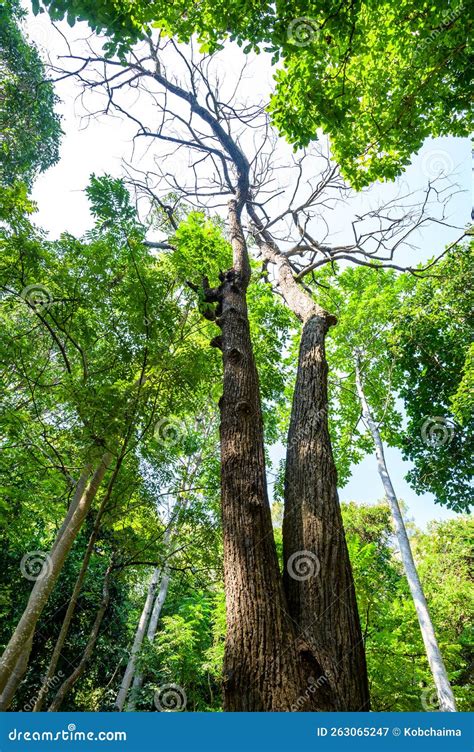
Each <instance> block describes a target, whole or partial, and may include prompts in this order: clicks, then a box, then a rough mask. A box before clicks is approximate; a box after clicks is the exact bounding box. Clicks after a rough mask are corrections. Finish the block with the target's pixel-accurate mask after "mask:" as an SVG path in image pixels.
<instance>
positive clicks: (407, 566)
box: [355, 355, 456, 712]
mask: <svg viewBox="0 0 474 752" xmlns="http://www.w3.org/2000/svg"><path fill="white" fill-rule="evenodd" d="M355 369H356V386H357V393H358V395H359V399H360V403H361V406H362V415H363V417H364V420H365V422H366V424H367V427H368V429H369V431H370V434H371V436H372V439H373V442H374V445H375V455H376V458H377V467H378V472H379V475H380V479H381V481H382V484H383V488H384V491H385V496H386V497H387V500H388V502H389V504H390V508H391V510H392V517H393V524H394V527H395V533H396V536H397V540H398V546H399V549H400V555H401V559H402V563H403V568H404V570H405V574H406V577H407V580H408V584H409V586H410V592H411V595H412V598H413V603H414V604H415V609H416V615H417V617H418V623H419V625H420V631H421V635H422V638H423V643H424V646H425V650H426V655H427V658H428V663H429V666H430V669H431V674H432V676H433V682H434V685H435V687H436V692H437V695H438V700H439V709H440V711H442V712H456V701H455V699H454V695H453V691H452V689H451V684H450V683H449V678H448V674H447V672H446V668H445V665H444V661H443V657H442V655H441V651H440V649H439V645H438V641H437V639H436V634H435V631H434V627H433V622H432V621H431V616H430V612H429V609H428V604H427V602H426V598H425V594H424V592H423V586H422V584H421V582H420V578H419V577H418V572H417V569H416V564H415V561H414V559H413V554H412V551H411V546H410V540H409V538H408V535H407V531H406V527H405V523H404V521H403V515H402V512H401V509H400V505H399V503H398V499H397V496H396V494H395V490H394V488H393V484H392V480H391V478H390V475H389V472H388V468H387V463H386V461H385V452H384V447H383V442H382V438H381V436H380V432H379V429H378V426H377V424H376V422H375V421H374V419H373V417H372V412H371V410H370V406H369V403H368V401H367V398H366V395H365V391H364V387H363V384H362V377H361V371H360V362H359V357H358V356H357V355H356V358H355Z"/></svg>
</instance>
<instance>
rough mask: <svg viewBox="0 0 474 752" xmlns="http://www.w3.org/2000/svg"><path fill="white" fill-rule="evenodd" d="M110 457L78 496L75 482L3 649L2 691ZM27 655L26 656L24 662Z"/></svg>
mask: <svg viewBox="0 0 474 752" xmlns="http://www.w3.org/2000/svg"><path fill="white" fill-rule="evenodd" d="M111 459H112V457H111V454H110V453H109V452H106V453H105V454H104V456H103V457H102V459H101V461H100V463H99V465H98V467H97V469H96V470H95V472H94V475H93V476H92V478H91V479H90V481H89V483H88V484H87V487H86V488H85V489H84V490H83V492H82V494H80V496H79V492H80V490H82V489H81V483H82V479H81V481H80V482H79V483H78V487H77V490H76V494H75V499H74V500H73V502H72V504H71V507H72V513H71V514H70V513H69V512H68V515H67V518H68V523H67V525H64V524H63V526H62V528H61V529H60V531H59V532H58V535H57V537H56V540H55V542H54V544H53V546H52V548H51V551H50V553H49V556H48V559H47V561H46V566H45V572H44V575H42V576H40V577H39V578H38V579H37V580H36V582H35V585H34V587H33V589H32V591H31V594H30V597H29V600H28V603H27V606H26V608H25V611H24V612H23V615H22V617H21V619H20V621H19V622H18V625H17V627H16V629H15V632H14V633H13V635H12V637H11V639H10V642H9V643H8V645H7V647H6V648H5V651H4V653H3V656H2V660H1V664H0V691H2V692H3V690H4V688H5V685H6V684H7V681H8V680H9V677H10V675H11V673H12V671H13V670H14V669H15V665H16V663H17V661H18V659H19V658H20V656H21V654H22V653H23V652H24V650H25V646H26V645H27V643H28V641H29V639H30V637H32V635H33V634H34V631H35V628H36V624H37V622H38V620H39V618H40V616H41V613H42V611H43V609H44V606H45V604H46V602H47V600H48V597H49V595H50V593H51V591H52V589H53V587H54V585H55V583H56V580H57V579H58V577H59V575H60V573H61V570H62V567H63V564H64V561H65V559H66V556H67V555H68V553H69V551H70V549H71V547H72V545H73V543H74V541H75V539H76V537H77V534H78V533H79V530H80V529H81V526H82V523H83V522H84V519H85V517H86V515H87V513H88V511H89V509H90V506H91V504H92V501H93V500H94V497H95V495H96V493H97V490H98V488H99V486H100V484H101V482H102V479H103V477H104V475H105V472H106V470H107V467H108V465H109V463H110V461H111ZM87 473H88V474H89V470H87ZM28 657H29V656H28ZM28 657H27V659H26V660H27V662H28Z"/></svg>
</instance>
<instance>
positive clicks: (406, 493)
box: [26, 14, 472, 528]
mask: <svg viewBox="0 0 474 752" xmlns="http://www.w3.org/2000/svg"><path fill="white" fill-rule="evenodd" d="M59 28H60V30H61V32H62V34H63V35H64V36H65V37H67V39H68V41H70V42H71V46H72V49H73V51H74V52H76V50H77V51H83V50H84V42H81V41H76V40H79V39H80V38H81V37H86V36H88V35H89V33H90V32H89V30H88V29H87V27H86V26H85V25H84V24H77V25H76V26H75V27H74V28H73V29H70V28H69V27H68V26H67V24H66V23H62V24H59ZM26 29H27V32H28V34H29V36H30V38H31V39H32V40H33V41H34V42H35V43H36V44H37V45H38V46H39V48H40V50H41V51H42V53H43V56H47V55H49V56H50V58H51V61H52V62H53V63H56V62H57V55H58V54H65V52H66V47H65V42H64V39H63V37H62V36H61V35H60V34H59V33H58V32H57V31H56V30H55V29H54V28H53V27H52V26H51V24H50V22H49V20H48V19H47V17H46V14H43V15H41V16H38V17H33V16H31V15H30V16H29V17H28V20H27V23H26ZM239 55H240V53H239V52H238V51H236V50H233V51H232V53H231V54H227V55H225V56H224V57H223V62H222V64H223V71H224V72H225V75H226V76H227V77H228V79H229V80H230V79H231V78H232V76H233V75H234V74H235V70H236V68H237V67H238V63H239V62H240V60H239ZM248 76H249V83H250V84H251V85H250V86H249V87H248V88H249V90H250V91H251V93H252V95H255V96H258V93H259V92H260V93H261V94H262V96H268V90H269V85H270V83H271V77H272V71H271V68H270V65H269V63H268V64H267V63H266V61H265V56H264V55H261V56H259V58H258V62H251V65H250V69H249V73H248ZM57 93H58V96H59V98H60V100H61V101H60V103H59V105H58V110H59V112H60V113H61V116H62V122H63V130H64V132H65V135H64V137H63V140H62V144H61V150H60V161H59V163H58V164H57V165H56V166H54V167H52V168H50V169H49V170H48V172H46V173H45V174H43V175H41V176H40V177H39V178H38V179H37V181H36V184H35V186H34V190H33V198H34V200H35V201H36V202H37V205H38V213H37V215H36V222H37V224H38V225H39V226H41V227H43V228H44V229H45V230H46V231H47V232H48V234H49V236H50V237H51V238H55V237H58V235H59V234H60V233H61V232H62V231H64V230H67V231H68V232H70V233H72V234H76V235H81V234H83V233H84V232H85V231H86V230H87V229H89V228H90V227H91V226H92V220H91V217H90V215H89V211H88V203H87V199H86V196H85V194H84V188H85V187H86V185H87V184H88V181H89V177H90V175H91V174H92V173H95V174H98V175H100V174H103V173H109V174H112V175H113V176H120V175H121V174H122V160H123V159H125V160H129V159H130V158H131V157H132V152H133V149H132V138H133V135H134V133H135V130H136V127H134V126H133V125H132V124H131V123H130V122H129V121H126V120H124V119H123V118H119V117H101V118H100V119H90V120H87V119H84V114H85V110H84V102H82V101H81V99H80V98H78V95H79V93H80V91H79V89H78V88H77V85H76V84H75V83H74V82H73V81H72V79H67V80H65V81H62V82H60V83H59V84H58V85H57ZM85 104H86V106H88V102H85ZM127 104H129V105H130V107H133V108H134V112H139V113H142V112H143V114H145V112H146V114H147V115H148V114H149V112H148V110H147V105H146V104H143V102H141V101H140V100H136V101H135V100H133V101H132V99H130V100H129V101H128V102H127ZM147 158H148V156H147V154H145V153H142V158H141V166H142V167H143V166H144V165H145V166H146V159H147ZM440 172H442V173H444V174H447V175H449V176H450V177H451V178H452V179H453V180H455V182H456V184H457V186H458V188H459V192H458V193H457V194H456V195H455V196H454V198H453V199H452V200H451V202H450V205H449V209H448V215H449V221H450V223H451V224H454V225H457V226H458V227H461V228H462V227H464V226H465V225H466V223H467V222H468V221H469V219H470V213H471V203H472V202H471V191H470V181H471V153H470V143H469V141H468V140H467V139H455V138H442V139H430V140H428V141H427V142H426V143H425V144H424V146H423V148H422V149H421V151H420V153H419V154H418V155H415V156H414V158H413V160H412V164H411V165H410V167H409V168H408V169H407V171H406V173H405V174H404V175H403V176H402V178H400V179H399V181H398V184H397V186H394V185H393V184H392V185H386V184H385V185H382V184H378V185H375V186H374V187H372V188H371V189H370V192H368V193H363V194H360V195H358V196H356V197H354V199H353V200H352V202H351V211H352V212H356V213H358V212H360V213H362V212H364V211H367V210H368V209H369V208H370V207H371V206H372V205H375V204H376V203H377V202H378V201H379V200H381V199H386V198H387V196H391V195H393V191H394V190H395V189H401V190H404V189H405V187H409V188H410V189H413V188H415V187H416V188H418V187H420V188H421V187H422V186H424V185H425V184H426V182H427V180H428V179H430V178H434V177H435V176H436V175H437V174H439V173H440ZM332 225H333V227H335V228H338V227H339V226H340V228H341V229H340V230H338V229H336V230H335V236H334V237H335V238H337V242H338V243H339V242H344V240H345V233H346V232H347V231H348V230H347V227H348V221H347V209H346V208H344V207H341V208H339V209H337V210H336V211H335V212H334V213H333V215H332ZM349 226H350V223H349ZM460 234H461V233H460V231H459V230H455V229H453V228H447V227H442V226H440V225H436V224H435V225H433V226H432V227H425V228H424V229H423V231H422V233H418V236H417V238H416V241H417V246H418V247H417V249H416V250H413V249H412V250H409V249H405V250H404V251H402V252H401V253H400V255H399V256H398V257H397V261H399V262H401V263H407V262H408V261H410V263H413V262H415V263H418V262H420V261H423V260H425V259H427V258H429V257H432V256H433V255H436V254H437V253H440V252H441V251H442V250H443V248H444V247H445V245H446V244H448V243H450V242H452V241H453V240H455V239H456V238H457V237H459V235H460ZM387 463H388V467H389V471H390V473H391V475H392V480H393V483H394V486H395V489H396V492H397V495H398V496H399V497H400V498H401V499H403V500H404V502H405V503H406V505H407V509H408V516H409V518H411V519H413V520H414V521H415V523H416V524H417V525H418V526H420V527H423V528H424V527H425V526H426V524H427V522H428V521H430V520H432V519H437V520H441V519H447V518H451V517H455V516H456V515H455V514H454V513H452V512H450V511H449V510H447V509H446V508H443V507H440V506H439V505H435V504H434V501H433V497H432V496H431V495H430V494H424V495H422V496H417V495H416V494H415V493H414V491H413V490H412V489H411V488H410V487H409V486H408V484H407V483H406V481H405V480H404V476H405V475H406V473H407V471H408V469H409V465H408V463H405V462H403V460H402V458H401V455H400V452H399V451H398V450H396V449H391V448H389V449H388V450H387ZM382 497H383V489H382V486H381V482H380V480H379V477H378V474H377V468H376V462H375V457H366V458H365V459H364V460H363V461H362V462H361V463H360V464H359V465H358V466H357V467H355V468H354V469H353V474H352V478H351V480H350V481H349V483H348V484H347V485H346V487H345V488H343V489H341V491H340V498H341V500H342V501H350V500H353V501H357V502H376V501H377V500H379V499H381V498H382Z"/></svg>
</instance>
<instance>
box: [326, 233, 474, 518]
mask: <svg viewBox="0 0 474 752" xmlns="http://www.w3.org/2000/svg"><path fill="white" fill-rule="evenodd" d="M472 258H473V257H472V250H471V249H470V248H469V246H468V245H465V246H459V247H457V248H455V249H453V250H452V251H450V253H449V254H448V255H447V256H446V257H445V259H443V260H442V261H441V262H439V263H438V264H437V265H436V266H435V267H433V269H432V270H431V271H430V273H429V274H423V275H422V274H420V276H410V275H397V274H395V273H394V272H393V271H391V270H384V269H382V268H368V267H367V268H366V267H355V268H354V267H348V268H346V269H345V270H344V271H341V272H338V271H337V270H336V271H334V270H332V269H327V270H326V271H323V272H322V273H321V274H320V275H319V276H318V278H317V281H318V283H319V284H320V285H321V286H320V287H318V296H319V300H320V301H321V303H322V304H323V305H324V306H325V307H326V308H327V309H328V310H331V311H332V312H333V313H335V314H336V316H337V317H338V324H337V326H335V327H333V328H332V329H331V331H330V334H329V337H328V342H327V351H328V360H329V363H330V374H329V387H330V389H329V391H330V427H331V433H332V436H333V446H334V451H335V457H336V462H337V467H338V473H339V480H340V482H341V483H344V482H345V481H347V479H348V478H349V476H350V468H351V465H352V464H353V463H354V462H358V461H359V460H360V459H361V458H362V457H363V455H364V454H365V453H367V452H369V451H372V450H373V444H372V440H371V438H370V436H369V434H368V432H367V431H366V430H365V428H364V425H363V423H362V421H361V419H360V418H361V409H360V405H359V399H358V396H357V393H356V387H355V357H356V353H358V357H359V359H360V362H361V370H362V379H363V383H364V391H365V393H366V396H367V400H368V403H369V405H370V408H371V411H372V413H373V415H374V418H375V420H376V421H377V423H378V424H379V430H380V432H381V435H382V437H383V439H384V440H385V441H386V442H387V443H388V444H390V445H391V446H397V447H399V448H401V450H402V452H403V455H404V457H405V458H406V459H409V460H411V461H412V462H413V465H414V467H413V469H412V470H410V471H409V473H408V475H407V479H408V480H409V482H410V483H411V485H412V486H413V488H414V489H415V491H417V492H418V493H423V492H426V491H430V492H431V493H433V494H434V495H435V499H436V501H437V502H438V503H440V504H444V505H446V506H448V507H450V508H452V509H454V510H456V511H464V510H467V509H469V505H470V503H471V496H472V493H471V486H470V481H471V477H472V459H471V458H472V453H473V444H472V441H473V435H472V410H473V398H472V389H471V388H470V385H471V383H472V345H471V342H472V330H473V323H472V277H473V266H472ZM400 397H401V398H402V400H403V406H404V412H405V413H406V419H407V425H406V427H405V426H403V425H402V424H403V421H402V418H404V417H405V416H404V415H403V413H402V412H401V410H400V402H398V403H397V399H398V398H400Z"/></svg>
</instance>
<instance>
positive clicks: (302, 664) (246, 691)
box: [207, 202, 331, 711]
mask: <svg viewBox="0 0 474 752" xmlns="http://www.w3.org/2000/svg"><path fill="white" fill-rule="evenodd" d="M229 227H230V232H231V240H232V248H233V258H234V268H233V269H231V270H230V271H228V272H226V273H225V274H223V275H222V277H221V285H220V287H219V288H217V289H215V290H207V299H208V301H209V302H217V303H218V307H217V314H218V317H217V319H216V322H217V324H218V325H219V326H220V328H221V336H220V337H218V338H216V340H215V341H214V344H215V345H216V346H218V347H220V348H221V349H222V357H223V365H224V378H223V394H222V397H221V400H220V411H221V425H220V440H221V498H222V527H223V539H224V579H225V591H226V613H227V637H226V646H225V656H224V710H225V711H289V710H292V709H301V710H328V709H330V708H331V701H330V697H329V693H328V690H327V687H326V685H325V684H324V683H323V684H322V686H321V687H319V688H316V690H315V677H319V676H321V675H322V673H323V671H322V669H321V666H320V665H319V663H318V661H317V659H316V657H315V655H314V653H313V652H312V651H311V648H310V646H309V644H308V642H307V641H306V640H305V639H304V636H302V635H301V632H300V630H298V629H297V628H296V627H295V623H294V621H293V619H292V618H291V616H290V614H289V612H288V605H287V602H286V598H285V595H284V592H283V586H282V581H281V576H280V570H279V566H278V559H277V553H276V549H275V542H274V537H273V527H272V520H271V514H270V505H269V501H268V495H267V486H266V475H265V459H264V444H263V424H262V415H261V407H260V391H259V383H258V375H257V369H256V366H255V361H254V357H253V351H252V343H251V339H250V328H249V321H248V314H247V303H246V291H247V286H248V283H249V279H250V268H249V262H248V256H247V249H246V245H245V239H244V236H243V233H242V227H241V223H240V216H239V212H238V210H237V207H236V205H235V203H233V202H231V204H230V207H229Z"/></svg>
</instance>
